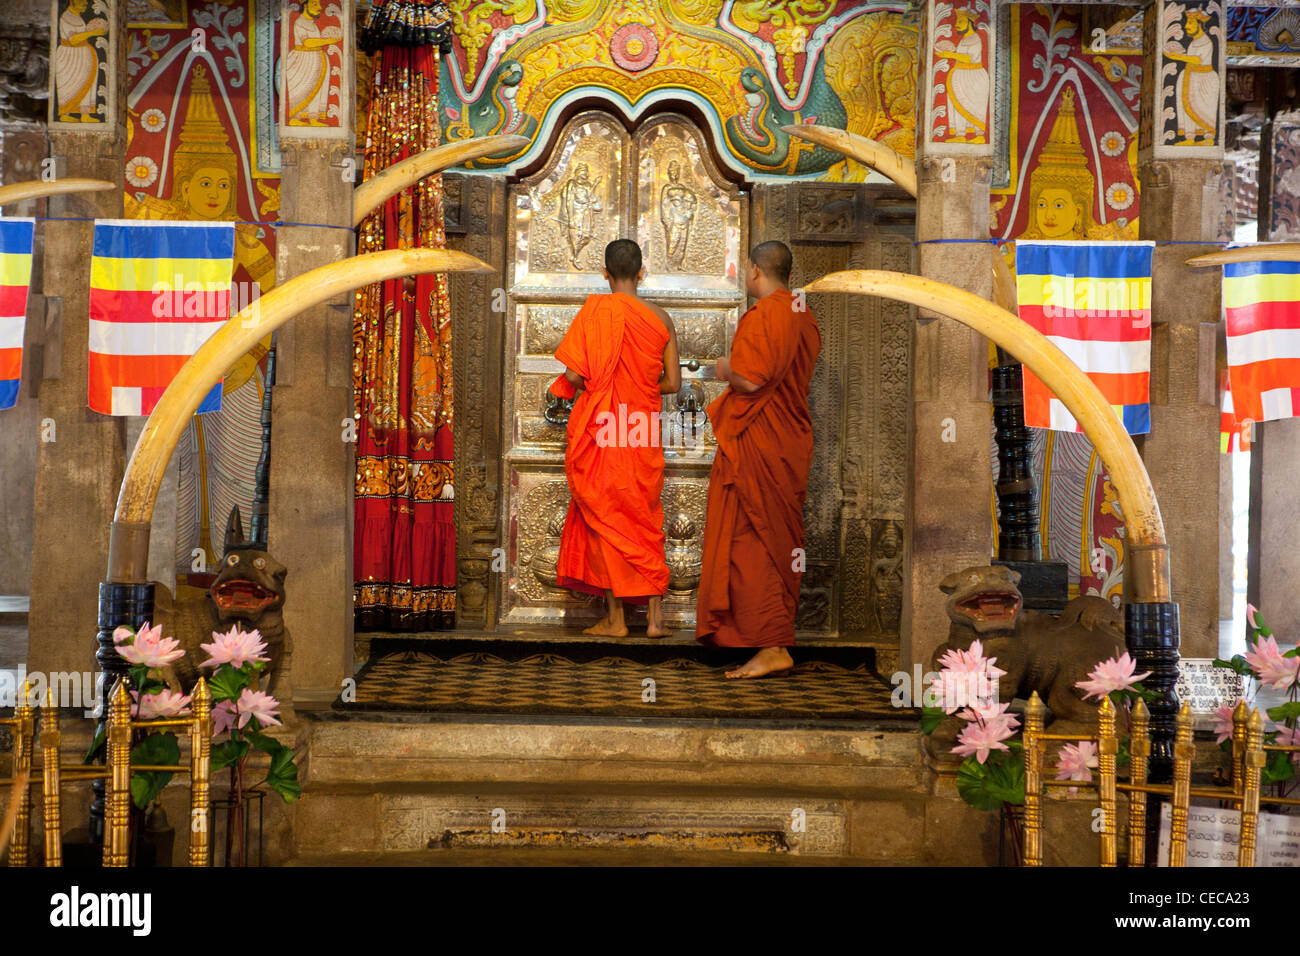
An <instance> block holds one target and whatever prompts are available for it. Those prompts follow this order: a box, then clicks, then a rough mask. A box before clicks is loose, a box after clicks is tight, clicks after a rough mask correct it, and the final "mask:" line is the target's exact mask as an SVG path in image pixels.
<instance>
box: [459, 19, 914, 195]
mask: <svg viewBox="0 0 1300 956" xmlns="http://www.w3.org/2000/svg"><path fill="white" fill-rule="evenodd" d="M908 7H909V4H908V3H906V2H902V0H893V2H890V0H867V2H863V0H857V2H854V0H799V2H795V3H789V2H785V0H615V2H608V0H549V2H547V0H485V2H481V0H451V2H450V3H449V8H450V11H451V16H452V29H453V31H454V36H455V39H454V44H453V55H452V56H450V57H447V58H445V59H444V60H443V63H442V70H443V76H442V86H441V88H442V92H443V101H442V103H441V104H440V111H439V113H440V120H441V123H442V126H443V135H444V137H445V139H446V140H448V141H454V140H460V139H468V138H470V137H471V136H483V135H489V134H493V133H516V134H521V135H525V136H528V137H529V138H530V139H531V141H532V142H531V143H530V145H529V146H528V147H526V148H525V149H524V150H522V151H521V152H520V153H519V154H516V155H514V156H509V157H501V158H492V159H487V160H479V161H476V162H475V163H472V164H470V165H471V167H473V168H480V169H481V168H496V169H511V170H512V169H515V168H518V167H519V166H521V165H524V164H527V163H529V162H531V161H532V160H534V159H536V158H537V156H538V155H539V154H540V152H541V151H542V150H543V149H544V148H545V144H546V140H547V139H548V137H549V134H550V132H551V129H552V128H553V126H554V124H555V122H556V119H557V117H558V116H559V115H560V114H561V113H562V112H563V110H564V108H565V107H566V106H567V105H568V104H570V103H573V102H575V101H577V100H579V99H581V98H584V97H586V96H590V95H591V94H593V93H598V94H599V95H602V96H604V97H607V98H608V99H610V100H612V101H613V102H614V103H617V104H618V105H619V106H620V107H621V108H622V109H623V111H624V112H625V113H626V114H627V115H629V116H630V117H639V116H641V115H644V114H645V113H646V111H647V109H648V108H649V107H651V106H652V105H653V104H656V103H661V102H664V101H673V100H675V101H678V102H681V101H687V102H690V103H692V104H693V105H694V106H695V107H697V108H698V109H699V110H700V112H701V113H702V114H703V115H704V117H705V119H706V121H707V123H708V125H709V127H710V128H711V131H712V133H713V136H714V140H715V142H717V143H718V144H719V147H720V149H719V151H720V153H721V154H722V157H723V160H724V162H726V163H727V164H728V165H730V166H731V167H732V168H733V169H735V170H737V171H740V172H743V173H744V174H745V175H746V176H748V177H749V178H752V179H761V178H764V177H786V176H800V177H818V178H824V179H833V180H861V179H863V178H865V175H866V170H864V169H862V168H861V167H860V166H859V165H858V164H856V163H852V162H848V161H846V160H845V159H844V158H843V157H842V156H841V155H840V154H838V153H835V152H833V151H830V150H826V149H823V148H821V147H818V146H813V145H812V144H809V143H802V142H797V141H792V140H791V138H790V137H789V136H787V135H786V134H785V133H782V132H781V130H780V127H781V126H783V125H788V124H792V123H820V124H823V125H827V126H836V127H840V128H844V129H849V130H850V131H852V132H855V133H861V134H862V135H864V136H869V137H871V138H873V139H878V140H881V141H882V142H885V143H887V144H888V145H890V146H892V147H893V148H894V149H896V150H898V151H899V152H901V153H904V154H905V155H908V156H912V155H914V140H915V123H916V120H915V114H916V76H917V57H918V47H919V43H918V32H917V31H918V24H917V22H916V20H915V16H914V14H911V13H908V12H907V11H908Z"/></svg>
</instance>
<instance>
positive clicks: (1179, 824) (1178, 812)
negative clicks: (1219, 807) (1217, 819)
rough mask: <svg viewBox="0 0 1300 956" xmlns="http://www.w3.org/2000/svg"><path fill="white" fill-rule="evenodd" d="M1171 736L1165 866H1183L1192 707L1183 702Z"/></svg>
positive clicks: (1189, 788) (1192, 752) (1189, 791)
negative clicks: (1171, 776) (1171, 783)
mask: <svg viewBox="0 0 1300 956" xmlns="http://www.w3.org/2000/svg"><path fill="white" fill-rule="evenodd" d="M1177 728H1178V729H1177V731H1176V733H1175V734H1174V794H1173V796H1174V799H1173V807H1172V808H1171V810H1170V825H1169V865H1170V866H1186V865H1187V811H1188V810H1189V809H1190V808H1191V805H1192V757H1193V756H1194V755H1195V753H1196V749H1195V745H1194V744H1193V743H1192V705H1191V703H1190V702H1188V701H1183V706H1182V707H1180V708H1179V709H1178V723H1177Z"/></svg>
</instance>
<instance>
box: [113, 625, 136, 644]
mask: <svg viewBox="0 0 1300 956" xmlns="http://www.w3.org/2000/svg"><path fill="white" fill-rule="evenodd" d="M132 637H135V631H133V630H131V629H130V628H129V627H127V626H126V625H125V624H123V625H122V626H121V627H118V628H116V629H115V630H114V631H113V643H114V644H121V643H122V642H123V641H125V640H127V639H128V638H132Z"/></svg>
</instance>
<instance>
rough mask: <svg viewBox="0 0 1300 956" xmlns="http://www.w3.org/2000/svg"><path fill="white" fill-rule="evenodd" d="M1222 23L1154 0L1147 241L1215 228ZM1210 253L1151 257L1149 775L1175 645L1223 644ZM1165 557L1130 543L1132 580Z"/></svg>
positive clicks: (1169, 695)
mask: <svg viewBox="0 0 1300 956" xmlns="http://www.w3.org/2000/svg"><path fill="white" fill-rule="evenodd" d="M1224 19H1225V14H1224V11H1223V4H1222V3H1219V2H1202V3H1196V2H1193V3H1171V2H1166V0H1157V2H1154V3H1152V4H1151V5H1150V6H1149V7H1147V9H1146V13H1145V21H1144V31H1145V40H1144V43H1143V48H1144V50H1145V51H1146V53H1145V58H1144V61H1143V64H1142V110H1141V115H1142V122H1141V129H1140V131H1139V137H1138V175H1139V178H1140V180H1141V187H1142V214H1141V235H1142V238H1144V239H1154V240H1156V242H1157V243H1160V242H1169V241H1171V240H1172V241H1174V242H1179V243H1194V242H1197V241H1213V240H1214V239H1215V238H1216V236H1217V234H1218V228H1219V224H1220V219H1221V215H1222V210H1221V198H1220V191H1219V179H1220V176H1221V175H1222V170H1223V166H1222V164H1223V95H1224V62H1225V61H1224V44H1225V24H1224ZM1207 66H1208V67H1209V69H1208V70H1206V69H1204V67H1207ZM1211 249H1212V247H1198V246H1196V245H1157V247H1156V250H1155V255H1154V257H1153V260H1152V284H1151V321H1152V329H1151V433H1150V434H1149V435H1148V436H1146V438H1145V439H1144V440H1143V441H1142V442H1141V443H1140V444H1141V449H1142V454H1143V459H1144V461H1145V462H1146V466H1147V471H1148V472H1149V473H1150V475H1151V483H1152V486H1153V487H1154V489H1155V492H1156V496H1157V499H1158V500H1159V502H1160V509H1161V512H1162V514H1163V516H1164V523H1165V533H1166V538H1167V541H1168V543H1169V556H1170V572H1171V575H1170V576H1171V580H1172V582H1173V592H1172V593H1173V596H1174V597H1175V598H1176V599H1177V603H1176V604H1175V603H1170V604H1159V605H1157V604H1140V605H1135V604H1132V603H1128V604H1126V609H1125V613H1126V618H1127V620H1126V623H1127V626H1128V641H1129V648H1130V650H1131V651H1132V652H1133V653H1134V656H1135V657H1136V658H1137V659H1138V670H1140V671H1141V670H1152V671H1153V672H1154V673H1153V675H1152V677H1151V678H1150V679H1149V680H1148V681H1147V682H1146V683H1147V684H1148V685H1149V686H1152V687H1154V689H1156V690H1157V691H1159V692H1160V693H1161V694H1162V697H1161V699H1160V700H1158V701H1156V702H1155V703H1154V704H1152V706H1151V714H1152V725H1153V731H1154V734H1155V736H1156V738H1157V740H1156V751H1155V753H1154V754H1153V758H1154V764H1155V765H1154V768H1153V772H1159V771H1160V768H1161V767H1162V765H1163V764H1164V763H1165V762H1166V761H1167V760H1169V759H1170V756H1171V753H1172V751H1170V750H1169V749H1168V748H1169V747H1170V746H1171V743H1170V742H1171V740H1172V732H1173V724H1172V722H1173V718H1174V714H1175V711H1176V707H1177V700H1176V698H1175V696H1174V694H1173V689H1172V682H1173V679H1174V677H1176V675H1177V661H1178V657H1179V646H1180V630H1181V644H1182V653H1183V654H1186V655H1188V656H1192V657H1212V656H1214V655H1215V654H1216V652H1217V650H1218V621H1219V582H1218V579H1217V575H1216V573H1215V567H1216V562H1215V561H1214V559H1213V556H1217V554H1218V550H1219V515H1218V510H1219V441H1218V427H1219V409H1218V393H1217V389H1218V382H1217V377H1216V371H1215V347H1216V334H1217V331H1218V323H1219V289H1220V276H1219V274H1218V272H1217V271H1216V270H1213V269H1200V270H1196V269H1189V268H1187V266H1185V265H1184V261H1185V260H1186V259H1188V258H1190V257H1192V256H1194V255H1197V254H1198V253H1201V252H1209V251H1211ZM1161 560H1162V559H1161V558H1160V557H1159V556H1155V555H1151V554H1146V553H1143V552H1140V551H1136V550H1135V549H1129V552H1128V554H1127V555H1126V569H1127V573H1126V578H1127V580H1128V581H1129V582H1131V581H1132V580H1133V579H1134V577H1135V576H1136V575H1138V574H1143V573H1144V571H1143V568H1144V567H1145V566H1149V565H1151V564H1152V563H1153V562H1154V563H1160V562H1161ZM1126 590H1127V589H1126ZM1180 618H1181V620H1180ZM1180 625H1181V627H1180Z"/></svg>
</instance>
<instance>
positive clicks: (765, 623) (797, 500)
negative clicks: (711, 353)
mask: <svg viewBox="0 0 1300 956" xmlns="http://www.w3.org/2000/svg"><path fill="white" fill-rule="evenodd" d="M794 303H795V300H794V296H793V294H791V292H790V291H789V290H788V289H779V290H777V291H776V292H773V293H772V294H771V295H768V296H766V297H765V298H763V299H760V300H759V301H758V302H757V303H755V305H754V307H753V308H752V309H750V310H749V311H748V312H746V313H745V314H744V315H743V316H742V317H741V320H740V322H739V324H738V325H737V326H736V335H735V339H734V341H733V342H732V346H731V367H732V369H733V371H735V373H736V374H737V375H740V376H742V377H744V378H746V379H748V380H749V381H751V382H753V383H754V384H756V385H758V386H759V389H758V390H757V391H755V392H751V393H749V394H744V393H742V392H738V391H736V390H735V389H733V388H730V387H729V388H727V389H726V391H724V392H723V393H722V394H721V395H720V396H719V397H718V398H717V399H716V400H714V402H713V403H712V404H711V405H709V409H708V414H709V422H710V423H711V424H712V426H713V434H714V436H715V437H716V438H717V442H718V451H717V454H716V455H715V456H714V459H713V470H712V471H711V472H710V474H709V497H708V514H707V517H706V520H705V525H704V562H703V568H702V573H701V576H700V590H699V596H698V598H697V603H696V615H695V617H696V625H695V636H696V639H697V640H699V641H701V642H702V643H705V644H711V645H716V646H722V647H776V646H790V645H792V644H794V616H795V610H796V608H797V607H798V603H799V584H800V580H801V578H802V577H803V575H802V570H801V569H802V567H803V561H802V560H801V559H800V558H801V555H802V550H801V549H802V548H803V546H804V526H803V505H804V499H805V497H806V496H807V492H808V470H809V468H810V467H811V466H812V452H813V433H812V418H811V416H810V415H809V412H808V390H809V387H810V386H811V384H812V374H813V368H814V367H815V366H816V364H817V355H818V353H819V352H820V351H821V332H820V330H819V329H818V328H817V320H816V319H815V318H813V315H812V313H811V312H809V311H807V310H806V309H805V310H803V311H797V310H796V309H795V308H794Z"/></svg>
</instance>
